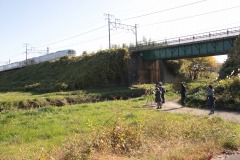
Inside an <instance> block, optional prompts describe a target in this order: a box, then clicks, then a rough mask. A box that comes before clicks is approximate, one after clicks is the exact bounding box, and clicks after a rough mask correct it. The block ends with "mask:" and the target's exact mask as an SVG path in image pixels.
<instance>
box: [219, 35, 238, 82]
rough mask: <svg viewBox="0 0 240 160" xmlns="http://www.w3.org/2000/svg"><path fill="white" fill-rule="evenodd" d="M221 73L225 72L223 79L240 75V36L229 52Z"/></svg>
mask: <svg viewBox="0 0 240 160" xmlns="http://www.w3.org/2000/svg"><path fill="white" fill-rule="evenodd" d="M221 71H222V72H223V74H222V75H221V78H225V77H226V76H237V75H238V74H240V36H239V37H238V38H237V40H236V41H235V43H234V46H233V48H232V50H231V51H230V52H229V54H228V58H227V60H226V61H225V62H224V64H223V66H222V68H221ZM233 71H234V72H233Z"/></svg>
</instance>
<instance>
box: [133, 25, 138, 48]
mask: <svg viewBox="0 0 240 160" xmlns="http://www.w3.org/2000/svg"><path fill="white" fill-rule="evenodd" d="M137 26H138V25H137V24H135V26H134V29H135V39H136V50H137V45H138V44H137Z"/></svg>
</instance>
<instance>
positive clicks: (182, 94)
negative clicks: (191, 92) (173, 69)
mask: <svg viewBox="0 0 240 160" xmlns="http://www.w3.org/2000/svg"><path fill="white" fill-rule="evenodd" d="M180 93H181V104H182V107H185V99H186V84H185V82H181V90H180Z"/></svg>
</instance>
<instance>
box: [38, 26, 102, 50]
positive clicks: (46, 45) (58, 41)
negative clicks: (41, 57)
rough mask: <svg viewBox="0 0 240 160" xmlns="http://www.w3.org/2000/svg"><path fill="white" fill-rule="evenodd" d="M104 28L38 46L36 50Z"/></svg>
mask: <svg viewBox="0 0 240 160" xmlns="http://www.w3.org/2000/svg"><path fill="white" fill-rule="evenodd" d="M104 27H106V25H104V26H101V27H98V28H96V29H93V30H90V31H87V32H84V33H81V34H78V35H75V36H72V37H69V38H65V39H62V40H59V41H56V42H52V43H49V44H46V45H42V46H38V47H37V48H40V47H44V46H49V45H53V44H56V43H60V42H63V41H67V40H70V39H73V38H76V37H79V36H82V35H85V34H88V33H91V32H94V31H97V30H99V29H102V28H104Z"/></svg>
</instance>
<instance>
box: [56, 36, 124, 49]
mask: <svg viewBox="0 0 240 160" xmlns="http://www.w3.org/2000/svg"><path fill="white" fill-rule="evenodd" d="M120 33H122V32H117V33H113V34H112V35H116V34H120ZM106 37H108V35H105V36H102V37H98V38H94V39H90V40H88V41H83V42H80V43H75V44H70V45H67V46H63V47H58V48H55V49H60V48H66V47H69V46H75V45H79V44H84V43H88V42H92V41H96V40H99V39H103V38H106Z"/></svg>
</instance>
